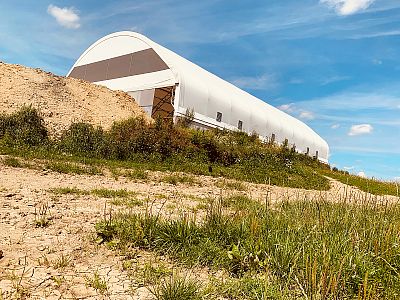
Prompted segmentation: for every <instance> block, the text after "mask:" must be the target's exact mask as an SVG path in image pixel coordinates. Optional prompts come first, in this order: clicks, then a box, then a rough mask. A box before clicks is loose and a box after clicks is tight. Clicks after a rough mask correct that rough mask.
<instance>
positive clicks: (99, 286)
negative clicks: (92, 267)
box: [86, 272, 108, 295]
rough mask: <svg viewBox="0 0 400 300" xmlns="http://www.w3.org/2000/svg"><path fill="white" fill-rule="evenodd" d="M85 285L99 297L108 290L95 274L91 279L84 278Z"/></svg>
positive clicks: (103, 281)
mask: <svg viewBox="0 0 400 300" xmlns="http://www.w3.org/2000/svg"><path fill="white" fill-rule="evenodd" d="M86 285H87V286H90V287H92V288H94V289H95V290H96V291H97V292H98V293H99V294H101V295H104V294H106V293H107V290H108V287H107V282H106V280H104V279H102V278H101V277H100V275H99V274H98V273H97V272H95V273H94V275H93V277H92V278H89V277H86Z"/></svg>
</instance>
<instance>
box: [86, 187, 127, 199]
mask: <svg viewBox="0 0 400 300" xmlns="http://www.w3.org/2000/svg"><path fill="white" fill-rule="evenodd" d="M91 193H92V194H93V195H95V196H98V197H102V198H115V197H121V198H126V197H129V196H131V195H133V194H134V193H133V192H128V191H127V190H123V189H120V190H111V189H105V188H101V189H94V190H92V191H91Z"/></svg>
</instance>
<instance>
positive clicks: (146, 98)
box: [138, 89, 155, 106]
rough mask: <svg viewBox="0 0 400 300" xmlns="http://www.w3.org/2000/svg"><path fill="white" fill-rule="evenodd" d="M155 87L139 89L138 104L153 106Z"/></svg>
mask: <svg viewBox="0 0 400 300" xmlns="http://www.w3.org/2000/svg"><path fill="white" fill-rule="evenodd" d="M154 92H155V89H150V90H144V91H140V93H139V99H138V103H139V105H140V106H153V101H154Z"/></svg>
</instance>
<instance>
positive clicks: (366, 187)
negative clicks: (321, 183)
mask: <svg viewBox="0 0 400 300" xmlns="http://www.w3.org/2000/svg"><path fill="white" fill-rule="evenodd" d="M324 174H326V175H327V176H329V177H332V178H334V179H336V180H338V181H340V182H342V183H344V184H348V185H352V186H356V187H358V188H359V189H360V190H362V191H363V192H367V193H371V194H374V195H393V196H397V197H398V196H399V195H400V187H399V184H398V183H395V182H385V181H380V180H376V179H371V178H363V177H360V176H356V175H351V174H346V173H344V172H341V171H325V172H324Z"/></svg>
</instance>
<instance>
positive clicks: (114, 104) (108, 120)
mask: <svg viewBox="0 0 400 300" xmlns="http://www.w3.org/2000/svg"><path fill="white" fill-rule="evenodd" d="M23 105H32V106H33V107H35V108H37V109H39V110H40V112H41V113H42V116H43V118H44V120H45V124H46V126H47V128H48V129H49V131H50V133H51V134H56V135H57V134H59V133H60V132H61V131H62V130H64V129H66V128H67V127H68V126H69V125H70V124H71V123H72V122H79V121H84V122H89V123H92V124H95V125H101V126H102V127H103V128H108V127H110V126H111V124H112V123H113V121H116V120H121V119H126V118H128V117H131V116H143V117H144V118H145V119H146V120H149V121H150V118H149V117H148V116H147V115H146V114H145V112H144V111H143V110H142V109H141V108H140V107H139V106H138V105H137V103H135V100H134V99H133V98H132V97H130V96H129V95H128V94H126V93H125V92H121V91H112V90H109V89H108V88H105V87H102V86H98V85H94V84H92V83H89V82H86V81H82V80H79V79H75V78H65V77H60V76H55V75H53V74H51V73H48V72H44V71H42V70H40V69H32V68H27V67H24V66H20V65H11V64H5V63H2V62H0V113H2V112H3V113H12V112H14V111H16V110H18V109H20V108H21V106H23Z"/></svg>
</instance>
